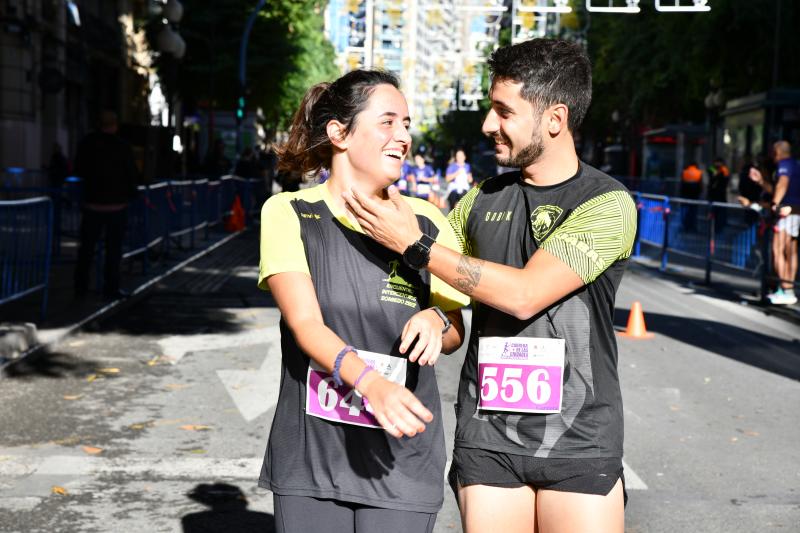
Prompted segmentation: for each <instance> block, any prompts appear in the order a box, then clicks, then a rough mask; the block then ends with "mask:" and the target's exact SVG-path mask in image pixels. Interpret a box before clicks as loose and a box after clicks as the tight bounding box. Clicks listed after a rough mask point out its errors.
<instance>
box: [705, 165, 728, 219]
mask: <svg viewBox="0 0 800 533" xmlns="http://www.w3.org/2000/svg"><path fill="white" fill-rule="evenodd" d="M730 177H731V171H730V170H729V169H728V166H727V165H726V164H725V160H724V159H722V158H721V157H717V158H715V159H714V162H713V163H712V164H711V166H709V167H708V200H709V201H710V202H721V203H727V202H728V182H729V181H730ZM712 212H713V213H714V222H715V229H716V231H717V232H722V231H723V230H724V229H725V224H726V222H727V220H728V217H727V211H726V208H725V207H719V206H715V207H714V209H713V211H712Z"/></svg>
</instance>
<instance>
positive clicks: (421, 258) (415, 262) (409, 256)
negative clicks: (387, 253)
mask: <svg viewBox="0 0 800 533" xmlns="http://www.w3.org/2000/svg"><path fill="white" fill-rule="evenodd" d="M429 254H430V252H428V250H425V249H424V248H423V247H422V246H419V245H418V244H417V243H414V244H412V245H411V246H409V247H408V248H406V251H405V252H404V253H403V259H404V260H405V262H406V264H407V265H408V266H410V267H411V268H416V269H420V268H422V267H424V266H425V265H427V264H428V257H429Z"/></svg>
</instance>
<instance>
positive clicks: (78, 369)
mask: <svg viewBox="0 0 800 533" xmlns="http://www.w3.org/2000/svg"><path fill="white" fill-rule="evenodd" d="M98 366H100V363H99V362H98V361H94V360H92V359H85V358H82V357H76V356H74V355H71V354H66V353H60V352H51V351H48V350H46V349H45V350H41V351H39V352H37V353H34V354H32V355H30V356H28V357H25V358H23V359H20V360H19V361H14V362H12V363H9V364H8V366H6V367H5V368H4V369H3V375H4V377H7V378H13V379H30V378H34V377H45V378H54V379H55V378H66V377H83V376H86V375H88V374H91V373H93V372H95V369H96V368H97V367H98Z"/></svg>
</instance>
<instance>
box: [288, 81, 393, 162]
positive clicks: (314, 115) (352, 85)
mask: <svg viewBox="0 0 800 533" xmlns="http://www.w3.org/2000/svg"><path fill="white" fill-rule="evenodd" d="M384 84H388V85H391V86H392V87H394V88H396V89H399V88H400V83H399V82H398V80H397V77H395V75H394V74H392V73H390V72H385V71H382V70H353V71H351V72H348V73H347V74H345V75H344V76H342V77H341V78H339V79H338V80H336V81H334V82H332V83H327V82H326V83H319V84H317V85H314V86H313V87H311V88H310V89H309V90H308V91H307V92H306V94H305V96H304V97H303V101H302V102H301V103H300V108H299V109H298V110H297V112H296V113H295V115H294V118H293V119H292V125H291V126H290V128H289V138H288V140H287V141H286V142H285V143H283V144H282V145H281V146H279V147H278V148H277V150H276V151H277V153H278V171H279V172H291V171H299V172H303V173H306V172H318V171H319V170H320V169H321V168H330V165H331V158H332V157H333V145H332V144H331V140H330V138H329V137H328V131H327V126H328V122H330V121H331V120H338V121H339V122H341V123H342V124H344V126H345V130H344V135H347V134H349V133H350V132H351V131H353V130H354V129H355V127H356V116H357V115H358V114H359V113H360V112H361V111H363V110H364V108H365V107H366V106H367V101H368V100H369V97H370V95H371V94H372V91H373V90H374V89H375V87H377V86H378V85H384Z"/></svg>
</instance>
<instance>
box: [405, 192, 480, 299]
mask: <svg viewBox="0 0 800 533" xmlns="http://www.w3.org/2000/svg"><path fill="white" fill-rule="evenodd" d="M413 200H416V199H413ZM411 206H412V208H414V211H415V212H417V213H419V214H421V215H423V216H425V217H427V218H429V219H431V220H432V221H433V223H434V224H435V225H436V227H437V228H438V229H439V234H438V235H437V236H436V244H440V245H442V246H445V247H447V248H450V249H451V250H455V251H457V252H460V246H459V242H458V238H457V237H456V234H455V232H454V231H453V228H452V226H451V225H450V223H449V222H448V221H447V219H446V218H445V216H444V215H443V214H442V212H441V211H439V209H438V208H437V207H436V206H434V205H433V204H431V203H430V202H426V201H424V200H420V201H414V202H412V204H411ZM469 302H470V298H469V296H466V295H464V294H462V293H460V292H459V291H457V290H456V289H454V288H453V287H451V286H450V285H448V284H447V283H445V282H444V281H442V280H441V279H439V278H437V277H436V276H434V275H433V274H431V299H430V304H431V306H434V305H438V306H439V307H440V308H441V309H442V311H452V310H454V309H460V308H462V307H464V306H465V305H469Z"/></svg>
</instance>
